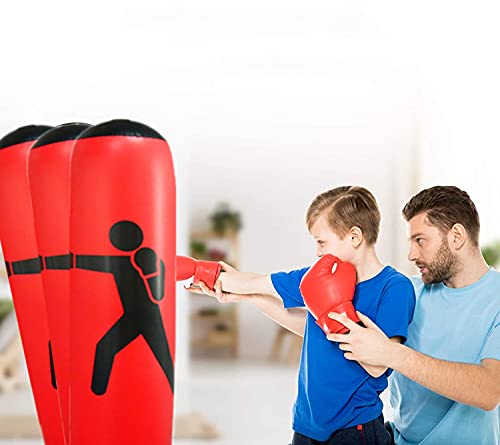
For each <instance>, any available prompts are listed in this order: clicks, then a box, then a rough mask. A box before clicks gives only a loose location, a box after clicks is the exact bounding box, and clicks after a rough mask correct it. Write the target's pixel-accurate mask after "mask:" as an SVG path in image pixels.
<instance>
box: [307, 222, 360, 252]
mask: <svg viewBox="0 0 500 445" xmlns="http://www.w3.org/2000/svg"><path fill="white" fill-rule="evenodd" d="M311 236H312V237H313V238H314V240H315V242H316V256H318V257H322V256H323V255H326V254H328V253H329V254H331V255H334V256H336V257H338V258H340V259H341V260H342V261H349V260H350V258H351V256H352V253H353V248H352V243H351V238H350V237H349V236H346V237H344V238H343V239H341V238H340V237H339V236H338V235H337V234H336V233H335V232H334V231H333V230H332V228H331V227H330V225H329V224H328V220H327V219H326V218H325V217H324V216H320V217H319V218H318V219H317V220H316V221H315V223H314V224H313V225H312V227H311Z"/></svg>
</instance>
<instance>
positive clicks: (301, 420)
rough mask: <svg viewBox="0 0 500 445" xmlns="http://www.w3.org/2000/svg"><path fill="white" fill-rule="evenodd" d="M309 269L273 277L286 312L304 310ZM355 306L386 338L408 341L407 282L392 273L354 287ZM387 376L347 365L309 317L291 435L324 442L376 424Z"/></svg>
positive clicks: (410, 302) (410, 306) (411, 301)
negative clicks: (341, 432)
mask: <svg viewBox="0 0 500 445" xmlns="http://www.w3.org/2000/svg"><path fill="white" fill-rule="evenodd" d="M308 269H309V268H307V267H306V268H304V269H299V270H294V271H291V272H278V273H274V274H272V275H271V280H272V283H273V285H274V288H275V289H276V291H277V292H278V294H279V295H280V296H281V298H282V299H283V303H284V305H285V308H292V307H304V306H305V304H304V300H303V298H302V295H301V293H300V288H299V286H300V282H301V280H302V277H303V276H304V274H305V273H306V272H307V271H308ZM353 304H354V307H355V308H356V309H357V310H358V311H360V312H362V313H363V314H365V315H367V316H368V317H369V318H371V319H372V320H373V321H375V323H377V325H378V326H380V328H381V329H382V330H383V331H384V332H385V334H386V335H387V336H389V337H395V336H401V337H403V338H404V339H406V336H407V330H408V325H409V323H410V321H411V319H412V316H413V310H414V308H415V294H414V290H413V286H412V284H411V281H410V280H409V279H408V278H406V277H405V276H404V275H402V274H400V273H399V272H397V271H396V270H395V269H393V268H392V267H390V266H386V267H385V268H384V269H383V270H382V271H381V272H380V273H379V274H378V275H376V276H375V277H373V278H371V279H369V280H366V281H363V282H361V283H358V284H357V285H356V292H355V295H354V299H353ZM388 375H389V372H386V373H385V374H384V375H382V376H380V377H379V378H373V377H371V376H370V375H369V374H368V373H367V372H366V371H365V370H364V369H363V368H362V367H361V366H360V365H359V363H357V362H355V361H350V360H346V359H345V358H344V352H343V351H342V350H341V349H340V348H339V346H338V344H337V343H335V342H332V341H330V340H328V339H327V338H326V335H325V333H324V332H323V330H322V329H321V328H320V327H319V326H318V325H317V324H316V320H315V319H314V317H313V316H312V315H311V314H310V313H309V312H308V314H307V321H306V328H305V333H304V343H303V346H302V356H301V360H300V368H299V381H298V394H297V400H296V402H295V405H294V409H293V429H294V431H296V432H298V433H300V434H302V435H304V436H307V437H310V438H312V439H315V440H319V441H326V440H327V439H328V438H329V437H330V436H331V435H332V434H333V433H334V432H335V431H337V430H339V429H342V428H348V427H351V426H355V425H359V424H363V423H367V422H370V421H372V420H374V419H376V418H377V417H378V416H379V415H380V414H381V413H382V402H381V400H380V398H379V394H380V393H381V392H382V391H383V390H384V389H385V388H386V387H387V377H388Z"/></svg>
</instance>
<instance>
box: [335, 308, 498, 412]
mask: <svg viewBox="0 0 500 445" xmlns="http://www.w3.org/2000/svg"><path fill="white" fill-rule="evenodd" d="M358 316H359V318H360V319H361V321H362V322H363V323H364V324H365V326H366V328H362V327H360V326H359V325H357V324H356V323H353V322H352V321H351V320H349V319H348V318H347V317H345V316H343V315H341V314H335V313H331V314H330V318H332V319H334V320H337V321H339V322H340V323H342V324H344V325H345V326H346V327H348V328H349V329H350V332H349V334H345V335H342V334H330V335H329V336H328V338H329V339H330V340H332V341H337V342H339V343H340V344H339V347H340V349H342V350H343V351H345V353H344V356H345V358H346V359H348V360H356V361H358V362H363V363H366V364H369V365H372V366H386V367H389V368H392V369H394V370H395V371H397V372H399V373H401V374H403V375H404V376H406V377H408V378H409V379H411V380H413V381H415V382H417V383H419V384H420V385H422V386H425V387H426V388H429V389H430V390H431V391H434V392H436V393H438V394H441V395H443V396H445V397H448V398H449V399H452V400H455V401H457V402H460V403H464V404H466V405H471V406H474V407H476V408H480V409H483V410H486V411H491V410H493V409H495V408H496V407H497V406H498V404H499V403H500V361H499V360H494V359H484V360H482V361H481V363H480V364H479V365H476V364H469V363H457V362H449V361H446V360H439V359H436V358H433V357H430V356H428V355H425V354H422V353H420V352H417V351H414V350H413V349H410V348H408V347H407V346H404V345H401V344H397V343H394V342H391V341H390V340H389V339H388V338H387V336H386V335H385V334H384V333H383V332H382V330H381V329H380V328H379V327H378V326H377V325H376V324H375V323H374V322H373V321H371V320H370V319H369V318H368V317H366V316H365V315H363V314H361V313H359V312H358Z"/></svg>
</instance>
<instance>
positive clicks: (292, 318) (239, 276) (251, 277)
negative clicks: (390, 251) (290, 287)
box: [186, 263, 307, 337]
mask: <svg viewBox="0 0 500 445" xmlns="http://www.w3.org/2000/svg"><path fill="white" fill-rule="evenodd" d="M221 264H222V270H223V273H221V275H220V277H219V280H218V281H217V283H216V284H215V288H214V289H213V290H212V289H209V288H208V287H207V286H205V285H204V284H203V283H200V287H195V286H190V287H186V290H189V291H190V292H194V293H199V294H200V293H203V294H206V295H209V296H211V297H214V298H217V300H218V301H219V302H220V303H235V302H239V301H243V300H246V301H249V302H250V303H252V304H254V305H255V306H256V307H257V308H258V309H260V310H261V311H262V312H263V313H264V314H265V315H266V316H268V317H269V318H270V319H271V320H273V321H275V322H276V323H278V324H279V325H281V326H283V327H284V328H286V329H288V330H289V331H292V332H294V333H295V334H297V335H300V336H301V337H303V336H304V330H305V325H306V318H307V310H306V309H305V308H291V309H286V308H285V306H284V304H283V300H282V299H281V297H280V296H279V294H278V293H277V292H276V290H275V289H274V286H273V284H272V282H271V277H270V276H269V275H263V274H257V273H251V272H238V271H237V270H236V269H234V268H233V267H231V266H229V265H228V264H226V263H221ZM222 289H224V291H223V290H222Z"/></svg>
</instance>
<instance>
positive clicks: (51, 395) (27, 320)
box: [0, 125, 64, 445]
mask: <svg viewBox="0 0 500 445" xmlns="http://www.w3.org/2000/svg"><path fill="white" fill-rule="evenodd" d="M50 128H51V127H46V126H35V125H31V126H27V127H21V128H19V129H18V130H15V131H13V132H12V133H9V134H8V135H7V136H5V137H4V138H3V139H1V140H0V215H1V217H0V240H1V242H2V248H3V252H4V256H5V262H6V266H7V273H8V275H9V283H10V288H11V291H12V298H13V300H14V307H15V310H16V316H17V322H18V325H19V330H20V333H21V340H22V343H23V349H24V355H25V357H26V364H27V366H28V373H29V376H30V381H31V388H32V390H33V396H34V399H35V405H36V409H37V412H38V419H39V421H40V425H41V428H42V433H43V438H44V442H45V443H46V444H47V445H52V444H57V445H60V444H64V435H63V426H62V421H61V414H60V410H59V401H58V397H57V390H56V387H57V376H56V373H55V372H54V366H53V360H52V347H51V342H50V339H49V330H48V325H47V312H46V307H45V299H44V294H43V286H42V279H41V276H40V272H41V262H40V258H39V257H38V246H37V242H36V235H35V227H34V221H33V209H32V207H31V198H30V190H29V184H28V156H29V153H30V149H31V146H32V145H33V142H34V141H35V140H36V139H37V138H38V137H39V136H40V135H41V134H42V133H44V132H45V131H47V130H49V129H50Z"/></svg>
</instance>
